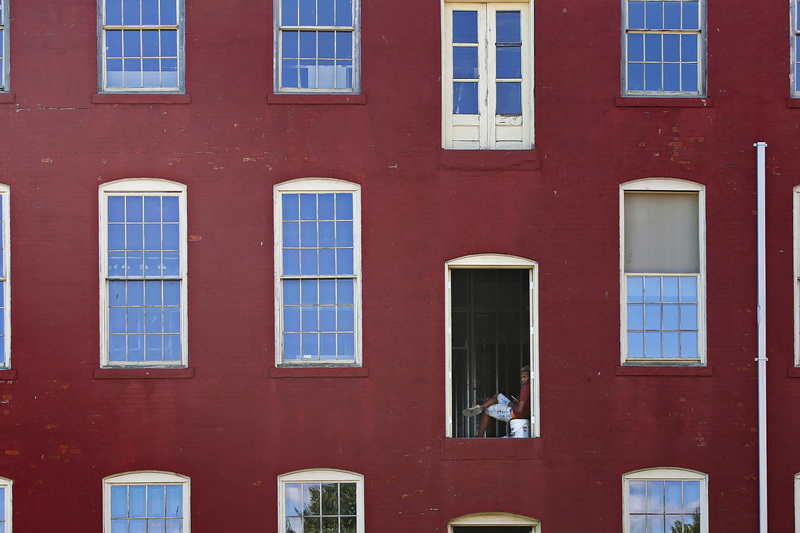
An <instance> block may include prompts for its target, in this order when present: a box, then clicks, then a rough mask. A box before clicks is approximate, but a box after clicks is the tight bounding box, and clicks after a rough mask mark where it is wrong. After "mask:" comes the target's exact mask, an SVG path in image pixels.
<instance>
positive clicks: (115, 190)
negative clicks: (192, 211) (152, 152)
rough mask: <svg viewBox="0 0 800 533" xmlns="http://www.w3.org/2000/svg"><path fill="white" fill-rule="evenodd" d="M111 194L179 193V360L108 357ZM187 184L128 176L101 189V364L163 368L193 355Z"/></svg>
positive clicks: (179, 363) (172, 366)
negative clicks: (190, 337) (141, 359)
mask: <svg viewBox="0 0 800 533" xmlns="http://www.w3.org/2000/svg"><path fill="white" fill-rule="evenodd" d="M109 194H120V195H127V194H130V195H137V194H143V195H148V194H155V195H174V196H177V197H178V209H179V217H180V220H179V225H178V227H179V243H180V246H181V248H180V279H181V360H180V361H176V362H161V363H159V362H157V361H143V362H131V361H125V362H121V363H120V362H113V363H112V362H111V361H109V357H108V349H109V346H108V334H109V333H108V329H109V328H108V289H107V281H108V280H107V277H108V261H107V251H108V224H107V222H108V211H107V203H106V202H105V199H106V198H107V196H108V195H109ZM187 203H188V201H187V186H186V185H184V184H183V183H178V182H175V181H169V180H164V179H158V178H126V179H121V180H116V181H111V182H108V183H104V184H102V185H100V187H99V189H98V220H99V225H100V227H99V231H98V235H99V238H100V242H99V247H98V250H99V254H98V255H99V258H98V259H99V261H100V269H99V270H100V366H101V367H106V368H122V367H128V368H130V367H136V368H159V367H162V368H163V367H167V368H174V367H185V366H187V365H188V358H189V346H188V344H189V307H188V303H189V298H188V283H189V277H188V274H189V273H188V251H187V241H188V219H187Z"/></svg>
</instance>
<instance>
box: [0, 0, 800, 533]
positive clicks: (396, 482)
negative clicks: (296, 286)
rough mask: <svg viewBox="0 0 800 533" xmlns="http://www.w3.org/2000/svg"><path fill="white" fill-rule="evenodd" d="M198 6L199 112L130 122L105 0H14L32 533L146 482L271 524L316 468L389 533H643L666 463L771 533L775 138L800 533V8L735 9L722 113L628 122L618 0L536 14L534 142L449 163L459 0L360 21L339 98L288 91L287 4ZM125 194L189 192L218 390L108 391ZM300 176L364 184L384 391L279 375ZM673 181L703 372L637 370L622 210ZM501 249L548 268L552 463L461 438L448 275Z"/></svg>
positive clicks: (24, 409)
mask: <svg viewBox="0 0 800 533" xmlns="http://www.w3.org/2000/svg"><path fill="white" fill-rule="evenodd" d="M186 3H187V6H186V55H187V61H186V92H187V94H189V95H190V98H183V99H181V98H175V97H167V98H156V99H154V100H153V102H154V103H126V102H125V98H124V97H119V98H116V97H115V98H116V99H115V98H106V99H105V100H104V99H103V97H96V98H94V101H93V95H95V94H96V93H97V86H96V83H97V74H96V72H97V59H96V54H97V36H96V34H97V21H96V13H97V6H96V3H95V1H94V0H88V1H81V2H63V1H54V0H24V1H19V0H11V9H10V12H11V23H10V31H11V56H10V57H11V81H10V90H11V92H12V93H14V97H13V98H8V100H13V101H10V102H9V103H1V104H0V147H1V148H0V182H2V183H5V184H7V185H9V186H10V191H11V235H12V241H11V242H12V266H11V269H12V270H11V272H12V279H13V286H12V294H13V314H12V335H13V344H12V346H13V348H12V349H13V361H12V366H13V369H14V370H15V371H16V374H17V376H16V379H14V380H8V381H4V382H0V451H1V452H2V453H0V476H2V477H6V478H10V479H13V481H14V530H15V532H23V533H24V532H47V531H75V532H85V531H100V530H101V523H102V479H103V478H104V477H105V476H108V475H112V474H116V473H121V472H126V471H133V470H164V471H172V472H177V473H180V474H183V475H185V476H188V477H190V478H191V483H192V531H193V533H210V532H228V531H230V532H233V531H236V532H261V531H274V530H275V527H276V526H275V524H276V522H277V512H278V511H277V481H276V480H277V476H278V475H280V474H283V473H287V472H291V471H294V470H300V469H306V468H338V469H343V470H349V471H354V472H357V473H360V474H362V475H363V476H364V480H365V483H364V487H365V502H366V513H365V518H366V530H367V531H371V532H376V531H396V532H411V531H426V532H427V531H440V532H445V531H447V524H448V521H449V520H451V519H453V518H456V517H459V516H461V515H465V514H469V513H476V512H488V511H492V512H494V511H502V512H508V513H515V514H519V515H525V516H529V517H533V518H535V519H537V520H540V521H541V524H542V531H544V532H545V533H574V532H579V531H608V532H619V531H622V482H621V479H622V475H623V474H624V473H626V472H629V471H632V470H637V469H641V468H651V467H660V466H669V467H681V468H689V469H694V470H698V471H701V472H705V473H707V474H708V476H709V523H710V529H711V531H714V532H717V531H720V532H727V531H730V532H733V531H756V530H757V527H758V479H757V478H758V455H757V452H758V446H757V444H758V443H757V427H758V418H757V396H756V376H757V373H756V363H755V362H754V359H755V358H756V357H757V327H756V311H757V309H756V214H755V210H756V198H755V191H756V186H755V150H754V148H753V143H754V142H757V141H764V142H767V143H768V148H767V157H768V162H767V165H768V166H767V181H768V185H767V195H768V197H767V233H768V234H767V263H768V269H769V280H768V291H769V308H768V309H769V310H768V313H767V319H768V321H769V338H768V352H769V353H768V356H769V364H768V368H769V371H768V377H769V402H770V403H769V439H770V440H769V472H770V477H769V496H770V503H769V520H770V525H771V527H772V529H773V530H774V531H790V530H792V527H793V526H792V524H793V522H794V509H793V505H794V504H793V501H794V499H793V498H794V493H793V490H794V489H793V480H794V475H795V474H796V473H797V472H800V466H798V465H800V447H798V446H797V445H796V444H797V441H798V439H800V423H798V422H797V421H796V419H795V418H794V416H793V415H794V412H795V410H796V407H795V406H796V403H795V402H798V401H800V380H798V379H797V378H796V376H797V374H796V373H795V374H793V373H792V371H793V370H794V368H795V367H794V360H793V353H794V340H793V317H794V306H795V303H794V301H793V283H794V274H793V252H792V250H793V240H792V239H793V234H792V188H793V187H794V186H796V185H798V184H800V159H799V158H798V147H799V146H800V132H798V126H797V124H798V123H800V109H798V108H796V107H793V106H791V105H788V104H787V99H788V95H789V91H790V88H789V81H788V80H789V68H790V52H789V46H790V39H789V24H788V21H789V13H788V4H787V3H785V2H782V3H769V2H767V3H753V2H745V1H744V0H728V2H726V3H725V5H724V6H722V5H719V4H718V3H717V4H715V3H713V2H712V3H711V5H710V10H709V15H708V99H707V100H706V101H705V102H704V105H705V107H687V106H685V105H681V104H680V102H675V101H669V102H663V104H664V105H636V104H637V102H634V103H633V104H631V103H630V102H629V101H626V100H622V99H620V68H619V58H620V2H619V0H594V1H591V2H587V1H585V0H564V1H562V2H558V3H554V2H537V3H536V5H535V9H534V11H535V21H534V24H535V36H536V37H535V47H536V50H535V72H536V79H535V125H536V135H535V140H536V148H535V149H534V150H530V151H519V152H489V151H482V152H475V153H465V152H447V151H444V150H442V149H441V87H440V82H439V79H440V75H441V64H440V46H441V45H440V31H441V28H440V16H439V13H440V7H441V6H440V5H439V2H436V1H426V2H423V1H421V0H406V1H404V2H379V1H376V0H362V93H363V96H362V97H359V98H354V99H353V100H354V102H352V103H343V104H339V103H338V101H340V100H344V99H343V98H337V99H334V100H336V101H337V103H336V104H331V103H315V102H317V101H322V102H325V101H326V99H325V98H316V99H315V98H314V97H312V98H308V99H307V100H308V101H309V102H311V103H305V102H303V97H293V98H287V99H283V100H281V99H280V98H274V97H272V95H271V94H270V93H271V92H272V91H271V87H272V84H273V82H272V80H273V75H272V61H273V59H272V57H273V52H272V50H273V35H272V3H271V2H254V1H251V0H231V1H227V2H223V3H220V2H212V1H208V0H199V1H195V0H186ZM268 95H269V98H268ZM174 100H177V101H178V102H179V103H157V102H162V101H166V102H170V101H174ZM140 101H141V100H140ZM102 102H106V103H102ZM117 102H118V103H117ZM638 103H639V104H642V103H645V104H647V103H652V102H641V101H639V102H638ZM129 177H155V178H163V179H168V180H173V181H177V182H180V183H184V184H186V185H187V187H188V193H187V198H188V233H189V235H190V236H193V237H194V238H192V239H190V241H189V242H188V243H187V249H188V261H189V267H188V271H189V274H188V280H189V281H188V283H189V285H188V287H189V304H188V312H189V333H188V346H189V366H190V367H191V368H192V369H193V372H187V373H185V374H181V375H180V376H178V377H164V378H162V379H143V378H137V377H122V378H120V379H103V378H105V377H108V375H107V374H103V373H96V372H94V371H95V369H97V368H98V367H99V327H98V323H99V316H98V312H99V310H98V302H99V295H98V222H97V220H98V207H97V206H98V196H97V195H98V186H99V185H100V184H102V183H107V182H109V181H112V180H116V179H121V178H129ZM299 177H330V178H338V179H343V180H347V181H352V182H355V183H358V184H360V185H361V186H362V192H361V194H362V205H363V210H362V217H363V218H362V248H363V260H362V266H363V346H364V348H363V367H364V369H363V370H362V371H358V372H351V373H350V374H351V375H343V376H341V377H339V376H336V377H330V375H325V376H317V375H315V373H314V372H313V371H303V370H294V371H280V370H276V369H275V368H274V367H275V359H274V346H275V340H274V297H273V295H274V287H273V284H274V277H273V251H272V250H273V248H272V242H273V219H272V216H273V208H272V206H273V185H275V184H276V183H280V182H283V181H286V180H290V179H294V178H299ZM646 177H672V178H681V179H686V180H691V181H695V182H698V183H701V184H704V185H705V186H706V225H707V235H706V242H707V246H706V259H707V270H706V272H707V295H708V297H707V305H708V309H707V331H708V343H707V344H708V367H709V370H708V371H706V372H701V373H700V374H701V375H624V374H625V372H624V371H622V372H618V371H617V367H618V365H619V361H620V354H619V352H620V339H619V337H620V334H619V320H620V318H619V308H620V304H619V298H620V273H619V185H620V184H621V183H623V182H626V181H630V180H634V179H639V178H646ZM477 253H504V254H511V255H517V256H521V257H525V258H529V259H532V260H535V261H536V262H537V263H538V268H539V302H538V306H539V310H540V316H539V321H540V322H539V339H538V342H539V350H540V357H539V361H540V372H539V375H538V376H536V379H538V380H539V385H540V391H539V401H540V409H541V437H540V438H537V439H529V440H499V439H483V440H475V439H448V438H446V437H445V428H446V421H445V392H444V386H445V375H444V373H445V355H444V354H445V332H444V316H445V303H444V295H445V288H444V276H443V273H444V264H445V262H446V261H448V260H450V259H453V258H456V257H460V256H464V255H468V254H477ZM343 374H346V373H343ZM353 374H354V375H353ZM793 376H795V377H793ZM111 377H115V376H111Z"/></svg>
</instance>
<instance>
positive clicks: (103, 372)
mask: <svg viewBox="0 0 800 533" xmlns="http://www.w3.org/2000/svg"><path fill="white" fill-rule="evenodd" d="M92 377H93V378H94V379H192V378H193V377H194V368H191V367H189V368H95V369H93V370H92Z"/></svg>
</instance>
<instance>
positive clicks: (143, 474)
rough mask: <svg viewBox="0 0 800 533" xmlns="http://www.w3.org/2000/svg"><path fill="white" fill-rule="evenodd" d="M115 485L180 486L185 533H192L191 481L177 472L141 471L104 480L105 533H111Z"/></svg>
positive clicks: (116, 475) (108, 477)
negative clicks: (112, 489)
mask: <svg viewBox="0 0 800 533" xmlns="http://www.w3.org/2000/svg"><path fill="white" fill-rule="evenodd" d="M115 485H180V486H182V487H183V491H182V496H183V531H184V533H191V530H192V528H191V517H192V509H191V502H192V498H191V481H190V479H189V477H187V476H183V475H181V474H176V473H175V472H163V471H155V470H153V471H150V470H141V471H136V472H123V473H121V474H114V475H111V476H107V477H105V478H103V533H111V487H113V486H115Z"/></svg>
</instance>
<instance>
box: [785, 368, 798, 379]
mask: <svg viewBox="0 0 800 533" xmlns="http://www.w3.org/2000/svg"><path fill="white" fill-rule="evenodd" d="M786 375H787V376H788V377H790V378H800V367H797V366H790V367H789V368H787V369H786Z"/></svg>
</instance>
